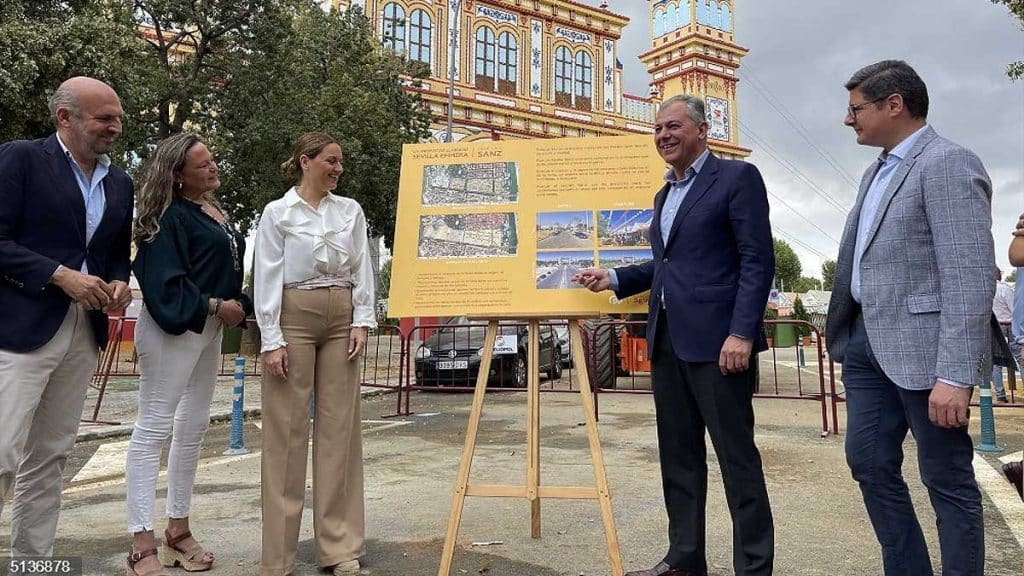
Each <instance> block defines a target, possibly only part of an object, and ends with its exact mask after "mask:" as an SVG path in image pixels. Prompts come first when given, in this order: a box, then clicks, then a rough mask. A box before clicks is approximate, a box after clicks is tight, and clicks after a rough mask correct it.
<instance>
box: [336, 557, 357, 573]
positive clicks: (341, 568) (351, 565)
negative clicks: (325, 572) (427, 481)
mask: <svg viewBox="0 0 1024 576" xmlns="http://www.w3.org/2000/svg"><path fill="white" fill-rule="evenodd" d="M359 568H360V566H359V560H349V561H348V562H342V563H341V564H338V565H337V566H335V567H334V576H351V575H352V574H359Z"/></svg>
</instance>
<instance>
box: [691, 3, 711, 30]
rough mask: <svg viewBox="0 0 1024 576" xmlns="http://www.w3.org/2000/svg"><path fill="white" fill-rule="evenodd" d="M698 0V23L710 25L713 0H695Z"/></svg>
mask: <svg viewBox="0 0 1024 576" xmlns="http://www.w3.org/2000/svg"><path fill="white" fill-rule="evenodd" d="M695 1H696V2H697V23H698V24H703V25H705V26H710V25H711V23H710V18H709V16H710V12H711V0H695Z"/></svg>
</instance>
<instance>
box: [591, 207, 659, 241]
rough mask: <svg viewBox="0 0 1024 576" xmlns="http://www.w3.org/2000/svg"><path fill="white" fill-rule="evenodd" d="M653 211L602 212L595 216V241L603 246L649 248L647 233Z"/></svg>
mask: <svg viewBox="0 0 1024 576" xmlns="http://www.w3.org/2000/svg"><path fill="white" fill-rule="evenodd" d="M653 218H654V210H602V211H600V212H598V215H597V239H598V243H599V244H600V245H601V246H602V247H603V246H622V247H629V246H650V245H651V242H650V240H649V239H648V231H649V230H650V229H651V220H652V219H653Z"/></svg>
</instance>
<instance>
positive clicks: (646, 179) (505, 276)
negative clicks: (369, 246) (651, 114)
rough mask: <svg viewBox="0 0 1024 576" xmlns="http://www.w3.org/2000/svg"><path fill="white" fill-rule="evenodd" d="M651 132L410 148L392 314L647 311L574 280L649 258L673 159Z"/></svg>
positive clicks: (642, 299) (642, 298)
mask: <svg viewBox="0 0 1024 576" xmlns="http://www.w3.org/2000/svg"><path fill="white" fill-rule="evenodd" d="M653 140H654V139H653V137H651V136H613V137H603V138H561V139H553V140H514V141H497V142H479V141H478V142H473V143H467V144H457V143H456V144H409V145H406V146H405V148H404V150H403V152H402V174H401V180H400V187H399V196H398V220H397V223H396V226H395V230H396V232H395V246H394V261H393V263H392V268H391V270H392V275H391V289H390V293H389V295H388V312H389V315H390V316H392V317H396V318H398V317H410V316H458V315H476V316H487V315H508V314H543V313H547V312H551V313H553V314H567V313H572V312H580V313H582V312H608V313H627V312H646V311H647V294H642V295H638V296H634V297H632V298H628V299H625V300H622V301H619V300H618V299H616V298H615V296H614V294H612V293H611V292H604V293H601V294H594V293H591V292H589V291H588V290H585V289H583V288H580V287H579V286H577V285H576V284H575V283H573V282H572V280H571V278H572V275H573V274H575V273H576V271H577V270H579V269H581V268H587V267H591V266H600V267H603V268H609V267H616V266H624V265H628V264H639V263H642V262H645V261H649V260H650V259H651V246H650V242H649V240H648V229H649V228H650V225H651V219H652V217H653V207H654V195H655V193H656V192H657V191H658V190H659V189H660V188H661V186H662V185H663V184H664V175H665V170H666V168H665V163H664V161H662V160H661V158H660V157H659V156H658V153H657V150H656V149H655V147H654V141H653Z"/></svg>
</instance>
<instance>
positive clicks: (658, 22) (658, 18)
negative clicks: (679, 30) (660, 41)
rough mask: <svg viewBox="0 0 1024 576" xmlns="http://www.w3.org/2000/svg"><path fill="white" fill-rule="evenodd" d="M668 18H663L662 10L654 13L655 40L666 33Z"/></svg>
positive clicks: (663, 12)
mask: <svg viewBox="0 0 1024 576" xmlns="http://www.w3.org/2000/svg"><path fill="white" fill-rule="evenodd" d="M667 21H668V18H667V17H666V16H665V11H664V10H658V11H657V12H655V13H654V37H655V38H657V37H659V36H661V35H663V34H665V33H666V32H668V26H667Z"/></svg>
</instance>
